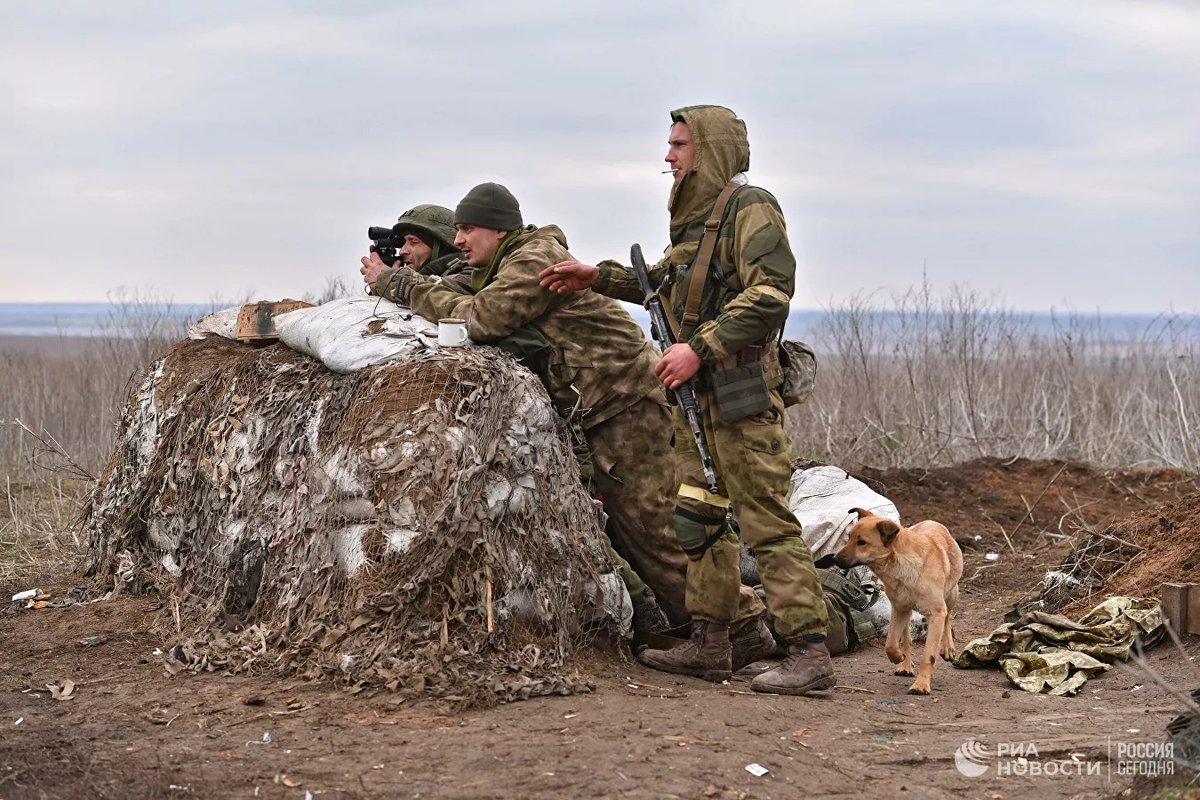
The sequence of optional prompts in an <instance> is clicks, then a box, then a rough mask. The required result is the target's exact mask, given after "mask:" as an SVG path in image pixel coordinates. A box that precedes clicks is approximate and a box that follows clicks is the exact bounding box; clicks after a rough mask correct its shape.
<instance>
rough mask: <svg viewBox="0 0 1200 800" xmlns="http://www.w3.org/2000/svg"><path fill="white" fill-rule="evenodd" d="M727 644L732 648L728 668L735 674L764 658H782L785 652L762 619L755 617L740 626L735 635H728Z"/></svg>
mask: <svg viewBox="0 0 1200 800" xmlns="http://www.w3.org/2000/svg"><path fill="white" fill-rule="evenodd" d="M729 644H730V646H731V647H732V648H733V654H732V656H731V657H730V668H732V669H733V671H734V672H737V671H738V670H740V669H741V668H742V667H745V666H748V665H750V664H753V663H754V662H755V661H762V660H763V659H764V658H783V656H784V654H785V651H784V649H783V648H781V647H780V646H779V644H778V642H776V641H775V637H774V636H773V635H772V634H771V629H770V628H768V627H767V623H766V622H765V621H764V620H763V618H762V617H755V618H754V620H753V621H752V622H748V623H747V624H745V625H743V626H742V629H741V630H740V631H738V632H737V633H731V634H730V635H729Z"/></svg>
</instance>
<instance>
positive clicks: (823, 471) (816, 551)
mask: <svg viewBox="0 0 1200 800" xmlns="http://www.w3.org/2000/svg"><path fill="white" fill-rule="evenodd" d="M788 507H789V508H790V509H791V510H792V514H793V515H795V517H796V519H798V520H800V524H801V525H802V526H803V527H804V541H805V543H806V544H807V545H808V549H809V550H811V551H812V556H813V560H814V561H815V560H816V559H818V558H820V557H821V556H823V555H826V554H829V553H836V552H837V551H838V550H840V549H841V548H842V547H843V546H845V544H846V532H847V531H849V530H850V526H851V525H853V524H854V523H855V522H857V521H858V515H856V514H851V513H850V509H852V508H864V509H866V510H867V511H872V512H874V513H876V514H878V515H879V516H881V517H887V518H888V519H890V520H892V521H894V522H896V524H899V523H900V512H899V511H897V510H896V504H895V503H893V502H892V501H891V500H888V499H887V498H886V497H884V496H883V495H881V494H879V493H878V492H876V491H874V490H873V489H871V488H870V487H869V486H867V485H866V484H865V483H863V482H862V481H860V480H858V479H857V478H852V477H850V476H849V475H848V474H847V473H846V471H845V470H844V469H840V468H838V467H831V466H821V467H812V468H811V469H806V470H796V472H794V473H793V474H792V488H791V490H790V491H789V492H788Z"/></svg>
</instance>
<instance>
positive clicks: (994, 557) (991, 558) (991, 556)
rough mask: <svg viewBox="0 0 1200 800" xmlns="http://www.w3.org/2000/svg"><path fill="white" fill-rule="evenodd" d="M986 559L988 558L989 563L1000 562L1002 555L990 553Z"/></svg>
mask: <svg viewBox="0 0 1200 800" xmlns="http://www.w3.org/2000/svg"><path fill="white" fill-rule="evenodd" d="M984 558H986V559H987V560H988V561H999V560H1000V554H999V553H988V554H987V555H986V556H984Z"/></svg>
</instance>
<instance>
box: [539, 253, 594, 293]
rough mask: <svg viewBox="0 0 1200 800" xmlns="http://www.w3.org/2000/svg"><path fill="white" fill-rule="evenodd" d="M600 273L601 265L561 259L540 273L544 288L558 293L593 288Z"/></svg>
mask: <svg viewBox="0 0 1200 800" xmlns="http://www.w3.org/2000/svg"><path fill="white" fill-rule="evenodd" d="M599 274H600V268H599V267H593V266H592V265H591V264H581V263H579V262H578V261H560V262H558V263H557V264H551V265H550V266H548V267H546V268H545V269H544V270H542V271H541V272H540V273H538V278H540V280H541V284H542V288H543V289H547V290H549V291H551V292H557V293H558V294H566V293H568V292H582V291H583V290H585V289H590V288H592V286H593V285H595V283H596V277H597V276H598V275H599Z"/></svg>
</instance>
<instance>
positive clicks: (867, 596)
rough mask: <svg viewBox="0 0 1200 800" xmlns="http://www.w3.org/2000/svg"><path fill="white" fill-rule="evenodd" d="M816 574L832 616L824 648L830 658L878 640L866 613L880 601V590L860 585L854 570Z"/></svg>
mask: <svg viewBox="0 0 1200 800" xmlns="http://www.w3.org/2000/svg"><path fill="white" fill-rule="evenodd" d="M817 572H818V573H819V574H820V576H821V588H822V589H823V590H824V592H825V611H826V612H827V613H828V614H829V628H828V629H827V631H826V634H825V644H826V646H827V647H828V648H829V652H830V654H832V655H837V654H838V653H844V652H846V651H847V650H855V649H857V648H859V647H861V646H862V645H863V644H864V643H865V642H868V641H870V640H871V639H874V638H875V637H876V636H878V635H879V631H878V629H876V627H875V623H874V622H872V621H871V618H870V617H868V616H867V615H866V613H865V612H866V610H867V609H868V608H870V607H871V606H872V605H873V604H874V603H875V601H876V600H877V599H878V598H879V589H878V588H877V587H875V586H873V585H870V584H863V583H862V582H861V581H859V579H858V575H856V574H855V572H854V570H849V571H842V570H841V569H839V568H838V567H828V568H825V569H818V570H817Z"/></svg>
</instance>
